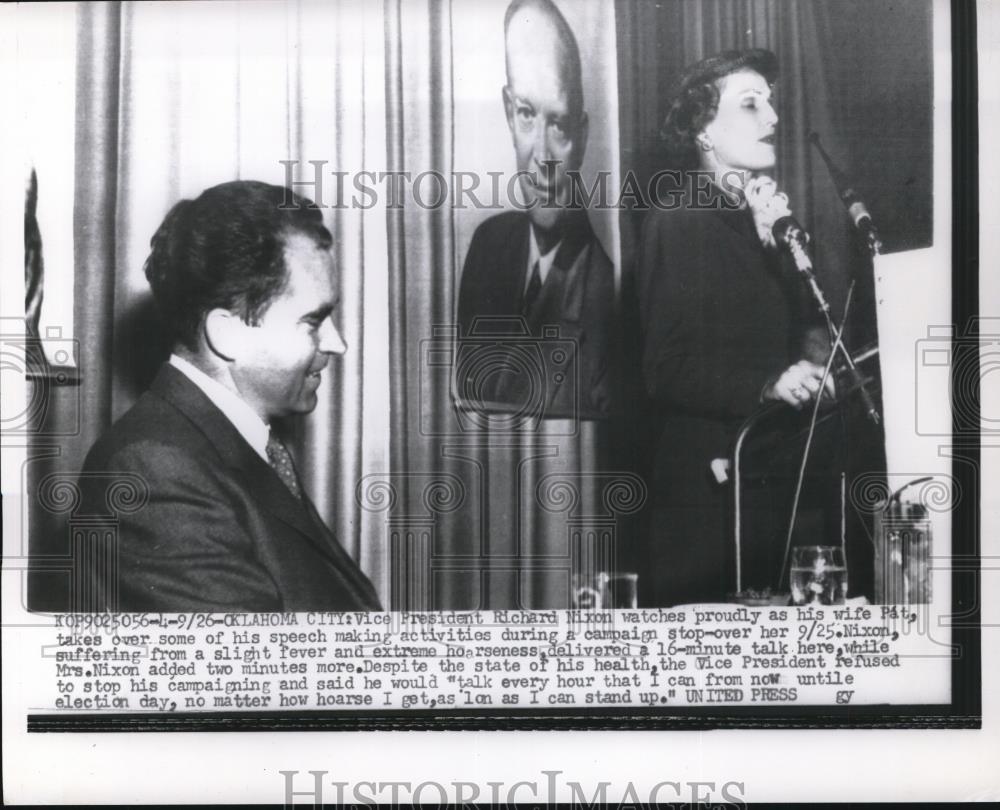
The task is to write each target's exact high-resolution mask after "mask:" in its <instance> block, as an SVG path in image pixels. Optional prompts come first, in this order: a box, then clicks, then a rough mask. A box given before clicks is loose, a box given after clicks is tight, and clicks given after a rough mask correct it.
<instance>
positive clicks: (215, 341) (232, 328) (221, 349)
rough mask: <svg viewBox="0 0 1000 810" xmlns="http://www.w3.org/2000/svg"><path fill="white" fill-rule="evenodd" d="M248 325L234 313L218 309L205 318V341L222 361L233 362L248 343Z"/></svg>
mask: <svg viewBox="0 0 1000 810" xmlns="http://www.w3.org/2000/svg"><path fill="white" fill-rule="evenodd" d="M245 329H246V324H245V323H243V320H242V319H241V318H240V316H239V315H237V314H236V313H234V312H230V311H229V310H228V309H222V308H221V307H216V308H215V309H213V310H211V311H210V312H209V313H208V315H206V316H205V341H206V343H207V344H208V348H209V350H210V351H211V352H212V354H214V355H215V356H216V357H219V358H220V359H222V360H226V361H230V362H231V361H233V360H235V359H236V357H237V356H238V355H239V353H240V349H241V347H243V346H244V345H245V343H246V335H245V334H244V331H245Z"/></svg>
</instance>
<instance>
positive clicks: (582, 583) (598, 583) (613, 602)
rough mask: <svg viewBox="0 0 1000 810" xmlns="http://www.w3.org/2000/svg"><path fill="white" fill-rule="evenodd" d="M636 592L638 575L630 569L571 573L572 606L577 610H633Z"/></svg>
mask: <svg viewBox="0 0 1000 810" xmlns="http://www.w3.org/2000/svg"><path fill="white" fill-rule="evenodd" d="M638 593H639V575H638V574H636V573H633V572H631V571H621V572H615V573H609V572H608V571H598V572H597V573H594V574H574V575H573V607H574V608H576V609H577V610H616V609H619V608H631V609H632V610H634V609H635V608H636V605H637V604H638Z"/></svg>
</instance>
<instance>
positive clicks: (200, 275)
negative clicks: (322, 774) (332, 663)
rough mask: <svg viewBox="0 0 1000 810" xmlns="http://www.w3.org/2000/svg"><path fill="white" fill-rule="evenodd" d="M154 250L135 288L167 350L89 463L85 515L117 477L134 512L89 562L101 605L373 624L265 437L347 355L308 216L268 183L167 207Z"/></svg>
mask: <svg viewBox="0 0 1000 810" xmlns="http://www.w3.org/2000/svg"><path fill="white" fill-rule="evenodd" d="M289 203H290V204H289ZM151 244H152V252H151V254H150V256H149V259H148V260H147V262H146V265H145V272H146V277H147V279H148V280H149V283H150V286H151V287H152V290H153V298H154V301H155V303H156V305H157V308H158V310H159V311H160V313H161V314H162V316H163V318H164V320H165V322H166V323H167V325H168V326H169V327H170V328H171V329H172V331H173V336H174V339H175V343H174V352H173V355H172V356H171V358H170V361H169V362H168V363H167V364H165V365H164V366H163V368H162V369H161V370H160V372H159V374H158V376H157V377H156V379H155V380H154V382H153V384H152V386H151V387H150V389H149V390H148V391H146V392H145V393H144V394H143V395H142V396H141V397H140V398H139V400H138V401H137V402H136V403H135V405H134V406H133V407H132V408H131V410H129V411H128V412H127V413H126V414H125V415H124V416H123V417H122V418H121V419H120V420H119V421H118V422H116V423H115V424H114V425H113V426H112V427H111V429H110V430H109V431H108V432H107V433H106V434H105V435H104V436H102V437H101V439H100V440H99V441H98V442H97V443H96V444H95V445H94V447H93V448H92V449H91V451H90V453H89V454H88V456H87V459H86V462H85V464H84V469H83V474H82V475H81V488H82V492H83V509H84V511H85V512H86V513H89V514H100V513H103V512H106V511H107V506H106V500H107V498H106V495H107V490H108V488H109V483H108V482H109V481H111V482H113V481H114V480H115V476H118V477H119V478H120V479H122V480H128V481H132V482H141V484H138V491H139V496H138V497H139V500H140V501H142V500H143V499H145V502H144V503H142V505H141V506H138V507H137V508H135V509H131V510H128V512H127V513H123V514H121V515H120V521H119V524H118V529H117V536H116V537H113V538H109V539H106V541H105V542H109V543H110V544H111V545H110V547H105V548H101V549H97V548H91V549H90V554H91V557H92V559H91V570H92V571H93V575H92V581H91V585H92V587H93V589H94V590H93V596H94V597H95V598H96V606H97V607H98V609H105V610H121V611H170V612H173V611H177V612H181V611H183V612H193V611H218V612H221V611H259V612H264V611H305V610H379V609H381V608H380V605H379V600H378V597H377V595H376V593H375V590H374V588H373V587H372V584H371V583H370V582H369V580H368V579H367V577H366V576H365V575H364V574H363V573H362V572H361V570H360V569H359V568H358V566H357V565H356V563H355V562H354V560H353V559H351V557H350V556H349V555H348V554H347V552H346V551H345V550H344V548H343V547H342V546H341V545H340V543H339V542H338V541H337V539H336V538H335V537H334V536H333V535H332V534H331V533H330V531H329V530H328V529H327V528H326V526H325V525H324V524H323V521H322V520H321V519H320V517H319V515H318V514H317V512H316V509H315V507H314V506H313V504H312V502H311V501H310V500H309V497H308V496H307V495H306V493H305V492H304V490H303V489H302V485H301V483H300V481H299V478H298V475H297V473H296V471H295V466H294V464H293V462H292V459H291V456H290V454H289V452H288V450H287V449H286V448H285V446H284V445H283V444H282V443H281V441H280V440H279V439H278V438H277V437H276V436H274V435H273V434H272V433H271V422H272V420H275V419H280V418H283V417H287V416H292V415H295V414H303V413H308V412H309V411H312V410H313V408H315V407H316V389H317V387H318V386H319V382H320V373H321V372H322V370H323V368H324V367H325V366H326V364H327V362H328V360H329V357H330V355H334V354H342V353H343V352H344V351H345V350H346V347H345V345H344V342H343V340H342V339H341V337H340V334H339V333H338V331H337V328H336V327H335V326H334V324H333V321H332V320H331V314H332V312H333V310H334V308H335V306H336V303H337V302H336V293H335V278H334V272H335V270H334V266H333V260H332V257H331V255H330V252H329V248H330V246H331V244H332V238H331V236H330V233H329V231H328V230H327V229H326V228H325V227H324V225H323V222H322V218H321V215H320V212H319V210H318V209H316V207H315V206H314V205H313V204H312V203H310V202H309V201H308V200H304V199H302V198H300V197H297V196H296V195H294V194H292V193H291V192H290V191H288V190H287V189H284V188H281V187H278V186H270V185H266V184H264V183H257V182H250V181H238V182H232V183H224V184H222V185H220V186H215V187H214V188H210V189H208V190H207V191H205V192H204V193H202V194H201V195H200V196H199V197H198V198H197V199H195V200H193V201H192V200H183V201H181V202H179V203H178V204H177V205H176V206H174V208H173V209H172V210H171V211H170V213H169V214H168V215H167V217H166V219H165V220H164V222H163V224H162V225H161V226H160V228H159V229H158V230H157V232H156V235H155V236H154V237H153V239H152V243H151ZM95 542H96V541H95Z"/></svg>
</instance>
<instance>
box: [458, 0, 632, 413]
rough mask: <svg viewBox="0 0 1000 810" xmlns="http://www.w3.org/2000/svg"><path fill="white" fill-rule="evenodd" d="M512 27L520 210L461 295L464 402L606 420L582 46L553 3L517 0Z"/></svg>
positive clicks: (478, 257) (481, 255) (489, 230)
mask: <svg viewBox="0 0 1000 810" xmlns="http://www.w3.org/2000/svg"><path fill="white" fill-rule="evenodd" d="M504 31H505V45H506V56H507V85H506V86H505V87H504V88H503V104H504V110H505V111H506V114H507V124H508V126H509V127H510V132H511V136H512V139H513V143H514V152H515V155H516V158H517V169H518V184H519V185H518V188H519V190H520V194H521V197H522V199H519V200H517V202H516V205H517V207H518V208H519V209H521V210H519V211H512V212H508V213H504V214H499V215H497V216H495V217H492V218H491V219H488V220H487V221H486V222H484V223H482V224H481V225H480V226H479V227H478V228H477V229H476V233H475V234H474V235H473V238H472V244H471V245H470V247H469V252H468V254H467V255H466V258H465V266H464V268H463V271H462V282H461V287H460V291H459V303H458V319H459V325H460V329H461V339H462V340H461V343H460V346H459V359H458V362H457V363H456V378H455V382H456V394H457V396H458V397H459V399H460V401H462V402H465V403H469V404H472V405H474V406H478V407H485V408H487V409H493V408H495V409H498V410H512V409H514V410H518V409H520V410H524V411H527V410H528V409H531V410H532V411H533V412H534V413H538V414H539V415H541V416H544V417H571V418H572V417H591V418H593V417H601V416H607V415H608V413H609V412H610V410H611V399H612V393H613V391H614V384H613V383H612V380H611V377H612V374H611V368H610V367H611V365H612V364H611V362H610V361H609V354H610V346H611V345H612V343H613V341H614V306H615V304H614V300H615V298H614V269H613V267H612V264H611V261H610V260H609V259H608V256H607V254H606V253H605V252H604V249H603V247H602V246H601V243H600V242H599V241H598V239H597V237H596V236H595V234H594V231H593V229H592V228H591V226H590V222H589V221H588V219H587V214H586V212H585V211H583V210H582V209H580V208H579V206H576V205H574V202H575V200H574V197H575V196H576V195H575V191H574V184H573V177H572V174H571V172H575V171H576V170H578V169H579V168H580V165H581V163H582V162H583V156H584V152H585V150H586V147H587V134H588V120H587V113H586V112H585V110H584V107H583V85H582V81H581V67H580V53H579V49H578V47H577V43H576V38H575V37H574V36H573V32H572V30H571V29H570V27H569V25H568V24H567V22H566V20H565V18H564V17H563V16H562V14H561V13H560V12H559V10H558V9H557V8H556V7H555V5H554V4H553V3H552V2H551V1H550V0H515V2H513V3H511V5H510V7H509V8H508V9H507V15H506V19H505V21H504ZM470 338H471V339H470ZM505 349H506V350H505Z"/></svg>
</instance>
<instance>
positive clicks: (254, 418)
mask: <svg viewBox="0 0 1000 810" xmlns="http://www.w3.org/2000/svg"><path fill="white" fill-rule="evenodd" d="M170 365H172V366H173V367H174V368H176V369H177V370H178V371H179V372H181V374H183V375H184V376H185V377H187V378H188V379H189V380H191V382H193V383H194V384H195V385H197V386H198V387H199V388H200V389H201V390H202V391H203V392H204V394H205V396H206V397H208V398H209V399H210V400H212V404H213V405H215V407H216V408H218V409H219V410H220V411H222V413H223V414H225V417H226V419H228V420H229V421H230V422H232V423H233V427H235V428H236V430H238V431H239V434H240V435H241V436H242V437H243V438H244V439H246V442H247V444H249V445H250V446H251V447H252V448H253V449H254V452H256V453H257V455H259V456H260V457H261V458H262V459H264V461H267V440H268V438H269V437H270V435H271V429H270V428H269V427H268V426H267V424H266V423H265V422H264V421H263V420H262V419H261V418H260V417H259V416H258V415H257V412H256V411H255V410H254V409H253V408H251V407H250V406H249V405H247V403H246V402H244V401H243V400H242V399H241V398H240V397H239V395H238V394H236V393H235V392H233V391H230V390H229V389H228V388H226V386H224V385H223V384H222V383H220V382H218V381H216V380H213V379H212V378H211V377H209V376H208V375H207V374H206V373H205V372H204V371H202V370H201V369H200V368H198V367H196V366H194V365H192V364H191V363H190V362H188V361H187V360H185V359H184V358H183V357H181V356H179V355H176V354H171V355H170Z"/></svg>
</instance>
